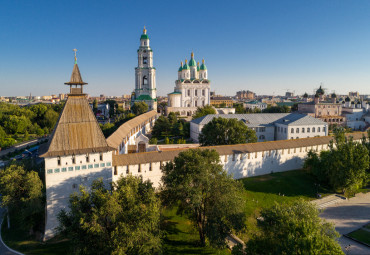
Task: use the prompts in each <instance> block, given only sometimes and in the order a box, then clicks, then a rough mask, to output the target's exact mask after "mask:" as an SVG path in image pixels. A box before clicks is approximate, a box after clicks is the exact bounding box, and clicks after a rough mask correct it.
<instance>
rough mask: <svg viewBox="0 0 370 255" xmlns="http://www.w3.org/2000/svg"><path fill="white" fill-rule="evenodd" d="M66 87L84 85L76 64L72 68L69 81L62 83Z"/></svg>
mask: <svg viewBox="0 0 370 255" xmlns="http://www.w3.org/2000/svg"><path fill="white" fill-rule="evenodd" d="M64 84H66V85H86V84H87V83H86V82H83V80H82V77H81V73H80V69H79V68H78V65H77V63H75V65H74V66H73V70H72V75H71V80H70V81H69V82H66V83H64Z"/></svg>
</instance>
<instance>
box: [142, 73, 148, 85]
mask: <svg viewBox="0 0 370 255" xmlns="http://www.w3.org/2000/svg"><path fill="white" fill-rule="evenodd" d="M143 85H148V78H147V77H146V75H144V76H143Z"/></svg>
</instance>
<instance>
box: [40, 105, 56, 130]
mask: <svg viewBox="0 0 370 255" xmlns="http://www.w3.org/2000/svg"><path fill="white" fill-rule="evenodd" d="M58 118H59V114H58V113H57V112H56V111H54V110H53V109H48V110H47V111H46V112H45V116H44V119H43V121H42V124H43V127H44V128H47V129H48V130H49V132H51V131H52V130H53V128H54V126H55V124H56V123H57V121H58Z"/></svg>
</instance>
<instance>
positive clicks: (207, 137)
mask: <svg viewBox="0 0 370 255" xmlns="http://www.w3.org/2000/svg"><path fill="white" fill-rule="evenodd" d="M199 142H200V143H201V144H202V146H214V145H227V144H240V143H254V142H257V136H256V132H255V131H254V130H252V129H250V128H248V127H247V125H245V123H244V122H243V121H241V120H237V119H233V118H230V119H229V118H227V119H226V118H222V117H218V118H213V119H212V121H210V122H209V123H207V124H206V125H204V127H203V129H202V132H201V134H200V135H199Z"/></svg>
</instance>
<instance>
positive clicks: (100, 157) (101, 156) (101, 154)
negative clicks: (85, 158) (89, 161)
mask: <svg viewBox="0 0 370 255" xmlns="http://www.w3.org/2000/svg"><path fill="white" fill-rule="evenodd" d="M99 159H100V161H103V153H100V155H99Z"/></svg>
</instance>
